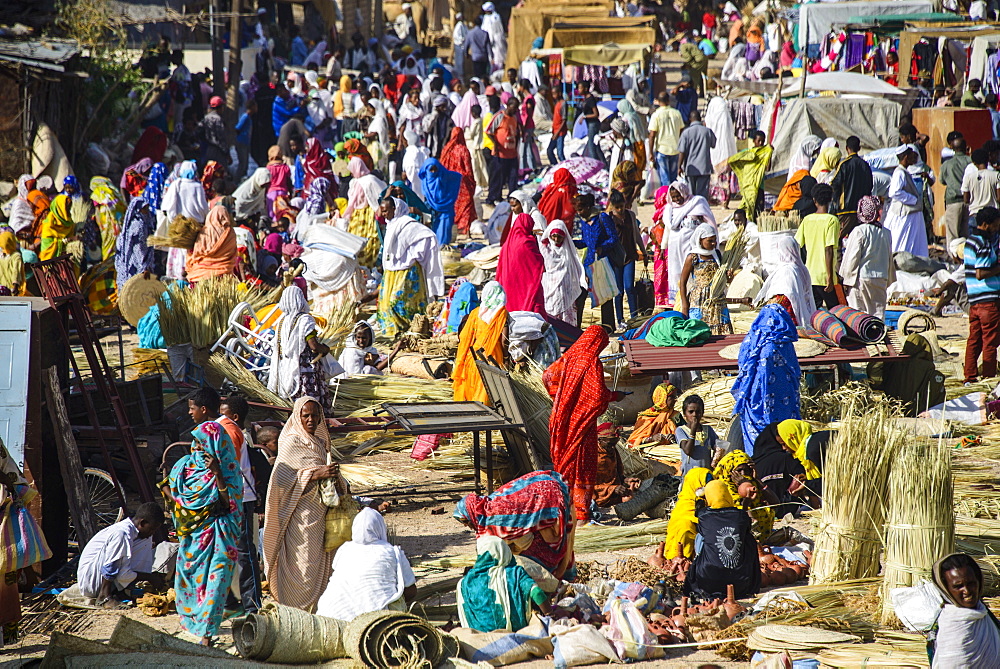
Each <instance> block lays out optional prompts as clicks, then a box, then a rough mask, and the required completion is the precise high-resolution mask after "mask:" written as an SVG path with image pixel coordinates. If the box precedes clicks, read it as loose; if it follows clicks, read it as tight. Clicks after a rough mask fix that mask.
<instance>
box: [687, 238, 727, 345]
mask: <svg viewBox="0 0 1000 669" xmlns="http://www.w3.org/2000/svg"><path fill="white" fill-rule="evenodd" d="M717 234H718V233H717V231H716V229H715V226H714V225H712V224H711V223H702V224H701V225H699V226H698V228H697V229H696V230H695V231H694V234H693V235H692V236H691V242H692V243H691V253H689V254H688V257H687V258H686V259H685V260H684V267H683V268H682V269H681V280H680V285H679V286H678V287H677V295H678V307H677V310H678V311H680V312H681V313H682V314H685V315H686V316H687V317H688V318H695V319H698V320H700V321H702V322H703V323H705V325H707V326H708V327H709V328H711V330H712V334H717V335H725V334H733V322H732V320H731V319H730V318H729V308H728V307H726V303H725V301H724V300H716V299H713V297H712V279H713V278H714V277H715V273H716V272H720V271H722V269H721V267H720V265H721V264H722V257H721V256H720V254H719V252H718V251H717V250H716V248H715V240H716V239H717V237H716V235H717Z"/></svg>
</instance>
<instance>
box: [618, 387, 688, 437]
mask: <svg viewBox="0 0 1000 669" xmlns="http://www.w3.org/2000/svg"><path fill="white" fill-rule="evenodd" d="M676 402H677V389H676V388H674V386H673V385H671V384H669V383H661V384H660V385H658V386H656V390H654V391H653V406H652V407H650V408H649V409H646V410H645V411H640V412H639V416H638V417H637V418H636V419H635V429H634V430H632V434H631V435H629V438H628V445H629V446H631V447H632V448H638V447H639V446H642V445H643V444H647V443H650V442H653V441H657V440H659V441H660V442H661V443H668V444H672V443H674V442H675V441H676V440H677V438H676V436H675V435H674V433H675V432H676V431H677V423H678V421H680V420H681V416H680V414H679V413H678V412H677V409H675V408H674V404H675V403H676Z"/></svg>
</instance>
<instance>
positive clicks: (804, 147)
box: [785, 135, 822, 181]
mask: <svg viewBox="0 0 1000 669" xmlns="http://www.w3.org/2000/svg"><path fill="white" fill-rule="evenodd" d="M821 146H822V142H821V140H820V138H819V137H817V136H816V135H806V136H805V137H804V138H803V139H802V141H801V142H799V148H797V149H796V150H795V153H793V154H792V158H791V160H789V161H788V176H786V177H785V181H791V180H792V177H793V176H794V175H795V174H796V173H798V172H801V171H802V170H805V171H807V172H808V171H809V168H811V167H812V164H813V160H814V159H815V158H816V156H817V155H818V154H819V150H820V147H821Z"/></svg>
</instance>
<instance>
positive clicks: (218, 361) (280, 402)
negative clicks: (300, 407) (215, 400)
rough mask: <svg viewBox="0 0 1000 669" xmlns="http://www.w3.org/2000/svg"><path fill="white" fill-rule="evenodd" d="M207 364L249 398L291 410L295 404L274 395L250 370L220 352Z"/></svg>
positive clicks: (214, 354) (209, 358)
mask: <svg viewBox="0 0 1000 669" xmlns="http://www.w3.org/2000/svg"><path fill="white" fill-rule="evenodd" d="M206 364H207V366H208V368H209V369H210V370H212V371H213V372H215V373H216V374H218V375H220V376H222V377H225V378H227V379H229V380H230V381H231V382H232V383H234V384H235V385H236V387H237V388H239V389H240V390H241V391H243V393H244V394H245V395H246V396H247V397H250V398H251V399H253V400H255V401H257V402H263V403H265V404H271V405H274V406H278V407H289V408H290V407H291V406H292V404H293V403H292V402H289V401H288V400H286V399H283V398H282V397H279V396H278V395H276V394H274V393H272V392H271V391H270V390H268V389H267V386H265V385H264V384H263V383H261V382H260V380H258V379H257V377H256V376H254V375H253V373H252V372H251V371H250V370H249V369H247V368H245V367H243V366H242V365H238V364H236V363H234V362H232V361H231V360H230V359H229V358H227V357H226V356H225V354H223V353H222V352H220V351H216V352H215V353H213V354H212V355H210V356H209V357H208V361H207V363H206Z"/></svg>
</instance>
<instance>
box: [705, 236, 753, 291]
mask: <svg viewBox="0 0 1000 669" xmlns="http://www.w3.org/2000/svg"><path fill="white" fill-rule="evenodd" d="M746 252H747V234H746V228H745V227H743V226H740V227H737V228H736V233H735V234H734V235H733V236H732V237H730V238H729V241H727V242H726V249H725V251H723V252H722V264H721V265H720V266H719V269H717V270H715V274H713V275H712V283H711V285H710V286H709V295H710V299H711V300H712V301H713V302H721V301H722V300H724V299H726V285H727V284H728V283H729V272H730V271H731V270H735V269H736V268H737V267H739V265H740V263H741V262H742V261H743V258H744V256H746Z"/></svg>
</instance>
